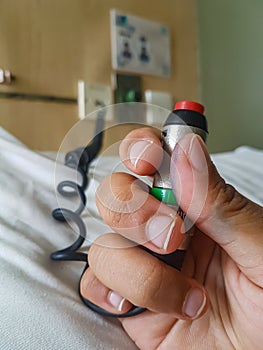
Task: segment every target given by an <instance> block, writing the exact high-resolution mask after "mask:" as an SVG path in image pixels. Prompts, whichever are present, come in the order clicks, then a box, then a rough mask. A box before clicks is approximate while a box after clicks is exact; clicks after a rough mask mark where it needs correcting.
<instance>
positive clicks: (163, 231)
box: [146, 215, 176, 250]
mask: <svg viewBox="0 0 263 350" xmlns="http://www.w3.org/2000/svg"><path fill="white" fill-rule="evenodd" d="M175 222H176V217H175V216H173V215H159V216H153V217H152V218H151V219H150V220H148V222H147V224H146V236H147V238H148V239H149V240H150V241H151V242H152V243H153V244H154V245H155V246H156V247H158V248H161V249H164V250H167V248H168V245H169V241H170V238H171V236H172V233H173V229H174V226H175Z"/></svg>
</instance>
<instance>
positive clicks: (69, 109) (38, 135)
mask: <svg viewBox="0 0 263 350" xmlns="http://www.w3.org/2000/svg"><path fill="white" fill-rule="evenodd" d="M110 8H118V9H121V10H126V11H127V12H129V13H133V14H136V15H139V16H143V17H146V18H149V19H152V20H156V21H160V22H163V23H166V24H167V25H168V27H169V28H170V30H171V37H172V50H171V51H172V65H173V67H172V75H171V77H170V78H168V79H165V78H157V77H151V76H144V77H143V87H144V88H145V89H147V88H150V89H155V90H163V91H169V92H171V93H172V94H173V96H174V98H175V99H181V98H190V99H198V70H197V59H196V56H197V53H196V31H195V1H194V0H184V1H181V0H163V1H162V2H160V1H159V0H155V1H150V0H145V1H141V0H108V1H105V0H75V1H71V0H38V1H36V0H23V1H20V0H12V1H10V0H1V1H0V67H2V68H5V69H10V70H11V71H12V72H13V74H14V75H15V76H16V77H17V80H16V82H15V83H14V84H13V85H11V86H0V91H7V92H23V93H25V92H27V93H37V94H48V95H56V96H61V97H70V98H76V97H77V80H78V79H84V80H86V81H90V82H96V83H102V84H110V76H111V62H110V26H109V22H110V18H109V10H110ZM76 121H77V106H72V105H62V104H61V105H60V104H55V103H48V102H45V103H40V102H27V101H11V100H10V101H9V100H0V124H1V125H2V126H3V127H5V128H7V129H8V130H9V131H11V132H12V133H14V134H15V135H16V136H18V137H19V138H20V139H21V140H22V141H23V142H25V143H26V144H27V145H29V146H30V147H33V148H37V149H41V150H43V149H57V148H58V146H59V144H60V142H61V139H62V138H63V136H64V135H65V134H66V132H67V130H68V129H69V128H70V127H71V126H72V125H74V123H75V122H76ZM40 125H41V127H40Z"/></svg>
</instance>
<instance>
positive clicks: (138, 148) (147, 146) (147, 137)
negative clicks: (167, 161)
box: [119, 128, 163, 175]
mask: <svg viewBox="0 0 263 350" xmlns="http://www.w3.org/2000/svg"><path fill="white" fill-rule="evenodd" d="M119 153H120V157H121V160H122V161H123V163H124V164H125V166H126V167H127V168H128V169H129V170H131V171H133V172H134V173H136V174H138V175H152V174H154V173H155V172H156V170H157V169H158V168H159V167H160V165H161V163H162V159H163V149H162V145H161V142H160V131H159V130H157V129H153V128H140V129H135V130H132V131H131V132H130V133H129V134H128V135H127V136H126V137H125V139H124V140H123V141H122V142H121V145H120V149H119Z"/></svg>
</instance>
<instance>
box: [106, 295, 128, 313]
mask: <svg viewBox="0 0 263 350" xmlns="http://www.w3.org/2000/svg"><path fill="white" fill-rule="evenodd" d="M108 300H109V302H110V304H111V305H112V306H114V307H115V309H116V310H117V311H122V309H123V304H124V302H125V300H126V299H125V298H123V297H122V296H121V295H119V294H118V293H116V292H113V291H110V292H109V295H108Z"/></svg>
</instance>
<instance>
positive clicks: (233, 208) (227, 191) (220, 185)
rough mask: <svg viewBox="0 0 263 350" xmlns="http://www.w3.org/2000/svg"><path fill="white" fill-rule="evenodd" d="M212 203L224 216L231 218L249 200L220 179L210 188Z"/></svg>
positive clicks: (242, 208)
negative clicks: (212, 193)
mask: <svg viewBox="0 0 263 350" xmlns="http://www.w3.org/2000/svg"><path fill="white" fill-rule="evenodd" d="M212 191H213V192H214V195H212V198H213V204H214V205H215V207H216V209H217V210H220V211H221V212H222V214H223V215H224V217H225V218H231V217H233V216H236V215H237V214H239V213H240V211H242V210H244V209H245V208H246V207H247V205H248V203H249V200H248V199H247V198H245V197H244V196H242V195H241V194H240V193H239V192H238V191H237V190H236V189H235V188H234V187H233V186H232V185H230V184H227V183H225V181H224V180H223V179H220V180H219V181H218V182H216V183H215V184H214V187H213V188H212Z"/></svg>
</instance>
